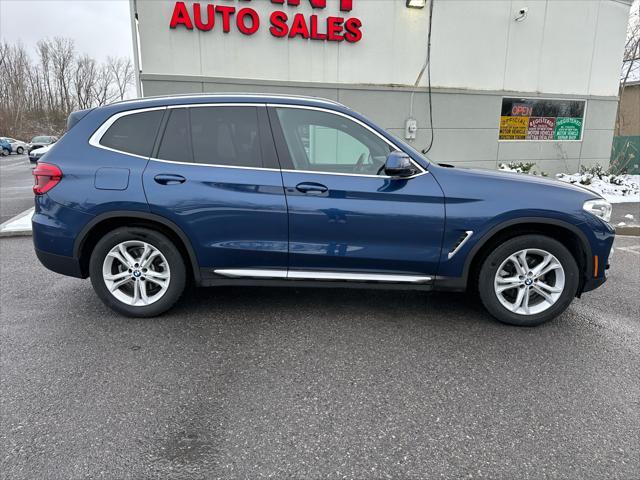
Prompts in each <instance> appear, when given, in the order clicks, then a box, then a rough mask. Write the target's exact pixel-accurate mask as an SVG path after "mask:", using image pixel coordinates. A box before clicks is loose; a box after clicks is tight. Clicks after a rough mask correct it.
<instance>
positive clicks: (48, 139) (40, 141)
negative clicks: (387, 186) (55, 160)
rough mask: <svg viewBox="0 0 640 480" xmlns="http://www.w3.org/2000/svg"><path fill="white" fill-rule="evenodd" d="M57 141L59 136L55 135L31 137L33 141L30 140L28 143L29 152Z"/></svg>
mask: <svg viewBox="0 0 640 480" xmlns="http://www.w3.org/2000/svg"><path fill="white" fill-rule="evenodd" d="M57 141H58V137H54V136H52V135H40V136H37V137H33V138H32V139H31V142H29V144H28V145H27V146H28V150H29V153H31V151H32V150H35V149H36V148H41V147H46V146H47V145H51V144H53V143H56V142H57Z"/></svg>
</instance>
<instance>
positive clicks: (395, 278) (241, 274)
mask: <svg viewBox="0 0 640 480" xmlns="http://www.w3.org/2000/svg"><path fill="white" fill-rule="evenodd" d="M214 271H215V273H217V274H218V275H222V276H224V277H229V278H264V279H281V280H328V281H334V280H335V281H345V282H387V283H427V282H430V281H431V277H428V276H421V275H390V274H382V273H350V272H317V271H305V270H289V271H286V270H259V269H221V270H214Z"/></svg>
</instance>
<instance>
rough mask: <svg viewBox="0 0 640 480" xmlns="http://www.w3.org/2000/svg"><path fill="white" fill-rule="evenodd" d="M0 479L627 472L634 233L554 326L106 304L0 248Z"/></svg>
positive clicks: (371, 296) (219, 296)
mask: <svg viewBox="0 0 640 480" xmlns="http://www.w3.org/2000/svg"><path fill="white" fill-rule="evenodd" d="M0 267H1V270H0V273H1V278H2V285H1V289H0V299H1V306H2V308H1V322H0V323H1V330H0V332H1V345H2V350H1V360H2V362H1V366H0V373H1V377H2V388H1V389H0V396H1V402H2V405H1V406H2V408H1V414H2V426H1V428H0V438H1V444H2V449H1V452H2V457H1V461H0V477H2V478H10V479H22V478H24V479H27V478H28V479H33V478H48V479H56V478H60V479H75V478H119V479H120V478H136V479H143V478H163V479H174V478H175V479H181V478H252V479H253V478H263V477H272V478H357V479H360V478H363V479H364V478H367V479H373V478H501V479H514V478H518V479H520V478H575V479H589V478H594V479H602V478H620V479H635V478H639V477H640V382H639V378H640V377H639V374H638V372H640V315H639V314H640V311H639V310H640V306H639V303H638V292H639V291H640V239H638V238H618V239H617V240H616V252H615V255H614V258H613V268H612V270H611V273H610V280H609V281H608V282H607V284H605V286H604V287H603V288H601V289H599V290H597V291H595V292H592V293H591V294H588V295H585V296H584V297H583V298H582V299H581V300H579V301H577V302H575V303H574V304H573V306H572V307H571V308H570V309H569V310H568V311H567V312H566V313H565V314H564V315H563V316H562V317H560V318H559V319H557V320H556V321H554V322H552V323H550V324H547V325H544V326H542V327H538V328H533V329H523V328H515V327H508V326H504V325H501V324H499V323H496V322H495V321H493V320H492V319H491V318H490V317H489V316H488V315H487V314H486V313H485V312H484V311H483V310H482V308H481V306H480V305H479V304H478V302H476V301H475V300H473V298H470V297H466V296H462V295H453V294H448V295H445V294H427V293H420V292H408V293H398V292H384V291H359V290H320V289H297V290H284V289H257V288H236V289H231V288H224V289H222V288H221V289H199V290H196V291H192V292H190V293H188V294H186V296H185V297H184V298H183V300H182V301H181V303H180V304H179V306H178V307H177V308H176V309H174V310H172V311H171V312H170V313H169V314H167V315H165V316H163V317H161V318H158V319H152V320H132V319H126V318H123V317H119V316H117V315H115V314H113V313H112V312H111V311H109V310H107V309H106V308H105V307H104V306H103V305H102V304H101V303H100V301H99V300H98V298H97V297H96V296H95V295H94V293H93V291H92V289H91V286H90V283H89V282H88V281H82V280H76V279H71V278H65V277H62V276H59V275H56V274H54V273H51V272H49V271H47V270H45V269H44V268H43V267H41V266H40V265H39V264H38V262H37V260H36V258H35V256H34V254H33V250H32V247H31V239H30V238H4V239H0Z"/></svg>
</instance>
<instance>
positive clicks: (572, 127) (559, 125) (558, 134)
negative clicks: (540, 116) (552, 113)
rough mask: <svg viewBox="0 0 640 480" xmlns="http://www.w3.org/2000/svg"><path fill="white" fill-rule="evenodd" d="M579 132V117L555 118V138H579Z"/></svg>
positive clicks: (580, 129) (580, 123) (580, 127)
mask: <svg viewBox="0 0 640 480" xmlns="http://www.w3.org/2000/svg"><path fill="white" fill-rule="evenodd" d="M581 134H582V119H581V118H571V117H568V118H565V117H560V118H558V119H557V120H556V128H555V133H554V139H555V140H580V136H581Z"/></svg>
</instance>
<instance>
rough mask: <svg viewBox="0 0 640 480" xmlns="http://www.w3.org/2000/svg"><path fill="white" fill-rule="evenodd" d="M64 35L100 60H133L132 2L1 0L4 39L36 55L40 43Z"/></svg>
mask: <svg viewBox="0 0 640 480" xmlns="http://www.w3.org/2000/svg"><path fill="white" fill-rule="evenodd" d="M55 36H63V37H68V38H71V39H73V40H74V41H75V45H76V50H77V51H78V52H79V53H87V54H89V55H90V56H92V57H94V58H95V59H96V60H105V59H106V58H107V57H108V56H117V57H129V58H132V57H133V51H132V48H133V47H132V46H131V23H130V19H129V1H128V0H66V1H58V0H0V39H1V40H4V41H7V42H9V43H18V42H22V44H23V45H24V46H25V47H27V48H28V49H29V52H30V53H32V54H35V51H34V47H35V45H36V43H37V42H38V40H40V39H41V38H46V37H55Z"/></svg>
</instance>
